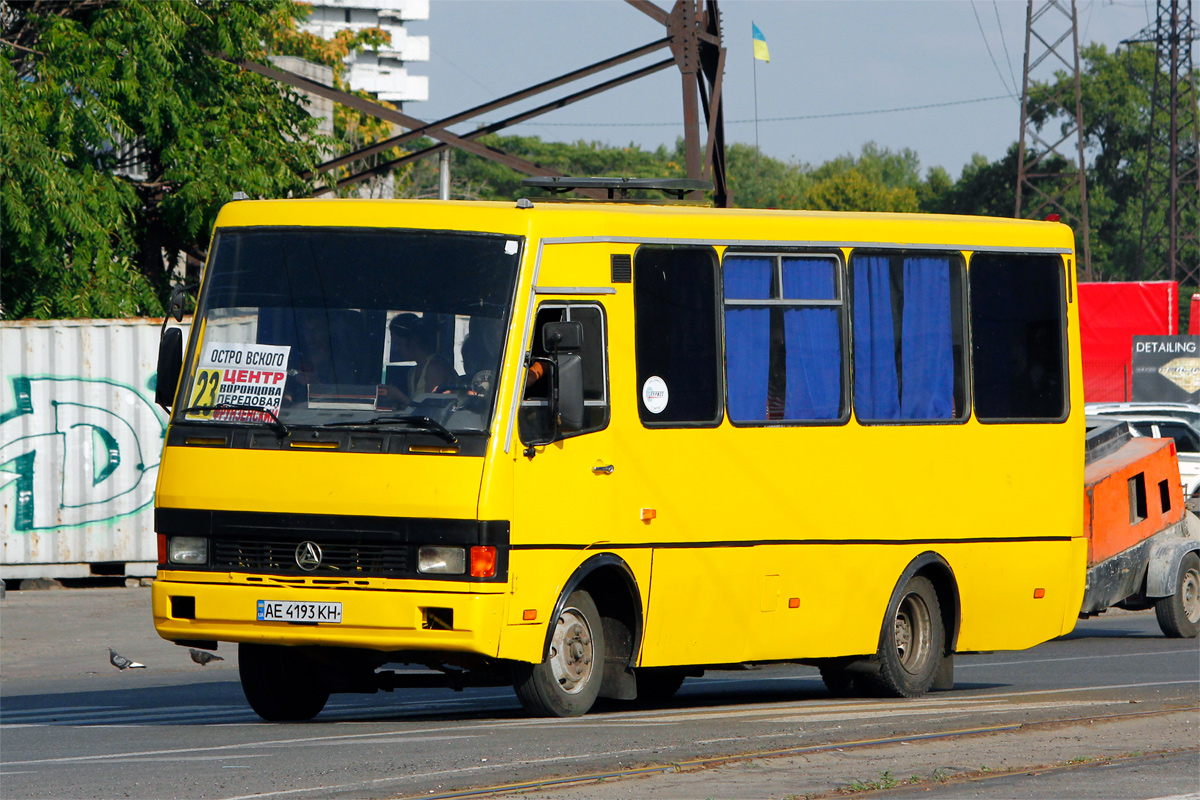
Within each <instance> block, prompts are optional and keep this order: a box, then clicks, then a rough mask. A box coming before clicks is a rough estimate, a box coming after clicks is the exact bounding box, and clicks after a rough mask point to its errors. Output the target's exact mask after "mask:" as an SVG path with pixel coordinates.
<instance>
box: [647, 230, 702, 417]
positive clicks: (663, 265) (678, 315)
mask: <svg viewBox="0 0 1200 800" xmlns="http://www.w3.org/2000/svg"><path fill="white" fill-rule="evenodd" d="M633 306H634V336H635V341H636V349H637V393H638V415H639V416H640V417H641V420H642V424H643V425H645V426H647V427H671V428H677V427H695V426H700V425H704V426H709V427H714V426H716V425H718V424H720V422H721V419H722V417H723V415H724V413H723V409H722V407H721V405H722V403H721V401H722V396H721V381H720V374H721V359H720V353H721V348H720V341H719V338H718V337H719V336H720V328H719V326H718V316H717V255H716V251H714V250H713V249H712V248H710V247H689V248H681V247H674V248H665V247H641V248H639V249H638V251H637V254H636V255H635V256H634V263H633Z"/></svg>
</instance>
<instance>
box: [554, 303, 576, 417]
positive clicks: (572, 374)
mask: <svg viewBox="0 0 1200 800" xmlns="http://www.w3.org/2000/svg"><path fill="white" fill-rule="evenodd" d="M576 324H578V323H576ZM554 376H555V383H556V384H557V387H556V392H555V394H557V401H558V402H557V404H556V406H557V408H556V409H553V410H555V411H557V412H558V429H559V430H560V431H563V432H565V433H571V432H574V431H580V430H583V357H582V356H580V355H579V354H578V353H560V354H559V356H558V367H557V369H555V371H554Z"/></svg>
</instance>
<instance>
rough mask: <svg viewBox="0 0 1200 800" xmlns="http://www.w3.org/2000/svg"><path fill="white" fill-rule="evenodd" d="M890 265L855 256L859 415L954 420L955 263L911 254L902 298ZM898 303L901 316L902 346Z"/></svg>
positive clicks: (906, 261) (884, 260)
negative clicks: (897, 293)
mask: <svg viewBox="0 0 1200 800" xmlns="http://www.w3.org/2000/svg"><path fill="white" fill-rule="evenodd" d="M890 262H891V258H889V257H887V256H866V257H856V258H855V259H854V410H855V413H856V414H857V415H858V417H859V418H860V419H864V420H889V419H950V418H952V417H953V416H954V353H953V346H952V341H951V332H950V323H951V318H950V314H951V307H950V269H951V264H950V262H949V260H948V259H946V258H944V257H936V256H935V257H926V258H921V257H910V258H905V259H904V267H903V270H902V275H901V279H900V287H899V288H900V296H899V297H893V291H892V288H893V287H892V280H891V279H892V275H891V269H890ZM894 308H899V309H900V316H901V319H900V342H899V350H897V342H896V336H895V318H894V316H893V309H894ZM897 353H898V354H899V363H900V373H899V374H897V371H896V363H897Z"/></svg>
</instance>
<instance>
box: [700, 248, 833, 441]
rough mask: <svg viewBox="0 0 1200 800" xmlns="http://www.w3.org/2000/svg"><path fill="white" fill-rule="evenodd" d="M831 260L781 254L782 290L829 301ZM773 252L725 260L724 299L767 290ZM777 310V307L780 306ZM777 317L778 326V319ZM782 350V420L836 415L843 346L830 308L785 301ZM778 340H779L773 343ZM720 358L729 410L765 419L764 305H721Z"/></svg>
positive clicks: (767, 328) (767, 326)
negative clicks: (722, 356) (791, 304)
mask: <svg viewBox="0 0 1200 800" xmlns="http://www.w3.org/2000/svg"><path fill="white" fill-rule="evenodd" d="M836 269H837V264H836V262H834V261H832V260H830V259H821V258H785V259H784V260H783V297H784V298H785V299H789V300H832V299H835V298H836V297H837V282H836V281H837V277H836ZM772 271H773V259H770V258H753V257H737V256H733V257H730V258H727V259H726V260H725V262H724V276H725V298H726V299H727V300H765V299H769V298H770V297H771V296H772V292H771V279H772ZM778 311H779V310H778V309H777V313H778ZM778 321H779V320H778V318H777V322H776V325H778ZM782 322H783V329H782V330H777V331H776V336H782V344H783V346H784V348H785V349H786V359H785V362H786V363H785V367H784V369H785V376H784V377H786V386H787V394H786V397H785V399H784V403H783V418H784V419H787V420H815V419H837V418H838V416H839V415H840V413H841V403H842V386H841V375H842V351H841V338H840V336H839V328H838V312H837V309H834V308H788V309H785V310H783V312H782ZM777 344H778V342H777ZM725 354H726V355H725V361H726V379H727V385H728V389H727V391H728V395H729V417H730V419H732V420H736V421H738V422H766V421H768V403H769V398H768V389H769V386H770V385H771V375H770V365H771V312H770V311H769V310H768V309H766V308H749V307H738V306H727V307H726V308H725Z"/></svg>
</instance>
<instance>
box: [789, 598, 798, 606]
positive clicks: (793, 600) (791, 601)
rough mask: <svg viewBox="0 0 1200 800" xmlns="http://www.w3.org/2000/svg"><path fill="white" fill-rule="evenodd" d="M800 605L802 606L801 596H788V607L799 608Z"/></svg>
mask: <svg viewBox="0 0 1200 800" xmlns="http://www.w3.org/2000/svg"><path fill="white" fill-rule="evenodd" d="M799 607H800V598H799V597H789V598H788V608H799Z"/></svg>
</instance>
